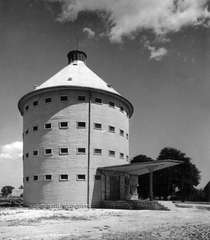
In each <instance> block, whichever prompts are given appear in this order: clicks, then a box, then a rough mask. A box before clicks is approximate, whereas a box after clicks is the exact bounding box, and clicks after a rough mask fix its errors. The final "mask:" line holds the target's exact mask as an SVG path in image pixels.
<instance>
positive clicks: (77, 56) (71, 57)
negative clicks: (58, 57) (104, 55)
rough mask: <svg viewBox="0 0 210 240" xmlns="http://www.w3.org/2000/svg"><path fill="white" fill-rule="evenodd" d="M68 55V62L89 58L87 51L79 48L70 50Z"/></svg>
mask: <svg viewBox="0 0 210 240" xmlns="http://www.w3.org/2000/svg"><path fill="white" fill-rule="evenodd" d="M67 57H68V64H70V63H72V62H75V61H78V60H79V61H83V62H85V60H86V59H87V55H86V53H84V52H82V51H79V50H74V51H71V52H69V53H68V54H67Z"/></svg>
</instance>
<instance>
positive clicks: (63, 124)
mask: <svg viewBox="0 0 210 240" xmlns="http://www.w3.org/2000/svg"><path fill="white" fill-rule="evenodd" d="M68 127H69V123H68V122H59V128H68Z"/></svg>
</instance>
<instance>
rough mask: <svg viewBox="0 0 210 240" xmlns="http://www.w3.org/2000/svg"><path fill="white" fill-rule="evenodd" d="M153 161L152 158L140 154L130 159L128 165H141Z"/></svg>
mask: <svg viewBox="0 0 210 240" xmlns="http://www.w3.org/2000/svg"><path fill="white" fill-rule="evenodd" d="M150 161H153V159H152V158H150V157H147V156H146V155H143V154H140V155H137V156H135V157H134V158H132V159H131V161H130V163H141V162H150Z"/></svg>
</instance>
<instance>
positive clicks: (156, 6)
mask: <svg viewBox="0 0 210 240" xmlns="http://www.w3.org/2000/svg"><path fill="white" fill-rule="evenodd" d="M45 1H47V2H60V3H61V6H62V11H61V13H60V16H59V17H58V20H59V21H72V22H73V21H74V20H76V19H77V17H78V14H79V13H80V12H84V11H86V12H88V11H89V12H96V13H97V14H98V15H99V17H101V19H102V20H103V22H104V26H105V27H106V32H105V33H106V35H107V36H108V37H109V39H110V41H111V42H118V43H120V42H122V39H123V37H125V36H126V37H129V38H134V37H135V36H136V35H137V34H138V32H139V31H141V30H145V29H146V30H152V31H153V32H154V33H155V34H156V35H166V34H168V33H170V32H178V31H180V30H181V29H182V28H184V27H187V26H194V25H202V26H210V12H209V11H208V6H207V3H208V0H132V1H128V0H97V1H96V0H45Z"/></svg>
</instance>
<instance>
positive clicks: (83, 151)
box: [77, 148, 86, 154]
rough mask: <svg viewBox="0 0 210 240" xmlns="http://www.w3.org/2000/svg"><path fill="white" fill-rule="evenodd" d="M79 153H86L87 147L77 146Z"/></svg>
mask: <svg viewBox="0 0 210 240" xmlns="http://www.w3.org/2000/svg"><path fill="white" fill-rule="evenodd" d="M77 154H86V149H85V148H77Z"/></svg>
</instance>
